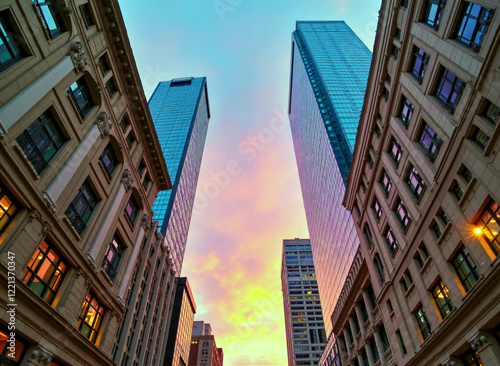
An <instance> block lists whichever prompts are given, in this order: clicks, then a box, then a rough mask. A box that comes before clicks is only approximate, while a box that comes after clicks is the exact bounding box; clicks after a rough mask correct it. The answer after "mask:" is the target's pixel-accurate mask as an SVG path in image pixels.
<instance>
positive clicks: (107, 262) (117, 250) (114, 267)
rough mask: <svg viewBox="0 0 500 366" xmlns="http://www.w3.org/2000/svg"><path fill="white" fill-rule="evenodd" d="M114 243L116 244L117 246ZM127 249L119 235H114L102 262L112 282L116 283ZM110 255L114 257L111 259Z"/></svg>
mask: <svg viewBox="0 0 500 366" xmlns="http://www.w3.org/2000/svg"><path fill="white" fill-rule="evenodd" d="M114 243H116V246H115V245H114ZM125 249H126V247H125V245H124V244H123V242H122V241H121V240H120V238H119V237H118V235H117V234H114V235H113V239H111V242H110V243H109V245H108V249H107V250H106V254H105V255H104V258H103V261H102V269H103V271H104V272H105V273H106V275H107V276H108V278H109V279H110V280H111V282H114V281H115V278H116V275H117V273H118V269H119V267H120V263H121V259H122V257H123V253H124V252H125ZM110 255H112V257H111V258H110V257H109V256H110Z"/></svg>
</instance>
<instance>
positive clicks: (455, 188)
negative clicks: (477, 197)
mask: <svg viewBox="0 0 500 366" xmlns="http://www.w3.org/2000/svg"><path fill="white" fill-rule="evenodd" d="M451 191H452V192H453V194H454V195H455V197H457V199H458V200H459V201H460V200H461V199H462V197H463V196H464V193H465V192H464V189H463V188H462V187H460V184H458V182H455V184H454V185H453V188H452V189H451Z"/></svg>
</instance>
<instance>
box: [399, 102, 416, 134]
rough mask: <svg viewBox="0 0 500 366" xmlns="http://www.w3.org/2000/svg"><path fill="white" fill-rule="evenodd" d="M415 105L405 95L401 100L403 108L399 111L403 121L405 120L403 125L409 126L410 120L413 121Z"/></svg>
mask: <svg viewBox="0 0 500 366" xmlns="http://www.w3.org/2000/svg"><path fill="white" fill-rule="evenodd" d="M414 109H415V107H414V106H413V104H411V103H410V101H409V100H408V98H406V97H405V96H404V95H403V99H402V100H401V109H400V111H399V117H400V118H401V121H402V122H403V125H404V126H405V127H406V128H408V126H409V124H410V121H411V116H412V115H413V110H414Z"/></svg>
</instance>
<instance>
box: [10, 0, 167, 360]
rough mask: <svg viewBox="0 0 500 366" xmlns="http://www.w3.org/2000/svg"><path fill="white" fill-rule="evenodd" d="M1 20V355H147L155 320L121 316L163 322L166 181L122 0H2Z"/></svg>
mask: <svg viewBox="0 0 500 366" xmlns="http://www.w3.org/2000/svg"><path fill="white" fill-rule="evenodd" d="M0 23H1V28H0V38H1V40H2V42H1V46H0V263H1V264H0V281H1V286H0V297H1V299H2V300H1V301H0V347H2V349H1V350H0V363H2V364H4V363H5V364H8V365H21V364H22V365H28V364H29V365H47V364H49V365H74V366H76V365H82V366H83V365H112V364H114V362H113V356H114V357H115V359H120V364H123V365H132V364H139V363H144V362H146V363H144V364H151V365H153V364H155V363H154V362H152V361H151V362H150V361H145V358H144V357H146V356H145V354H146V350H147V349H150V350H153V349H154V350H156V347H160V346H159V345H158V342H163V340H161V339H160V340H157V336H156V334H157V333H155V332H162V331H163V330H162V328H161V327H158V328H155V329H154V330H152V327H151V326H149V325H148V326H141V327H140V329H139V330H136V333H134V332H130V329H129V328H130V327H131V325H130V324H129V323H132V320H134V321H135V320H137V317H138V316H141V317H142V318H140V321H142V322H143V323H142V324H144V321H145V320H144V319H147V320H148V321H149V320H151V319H153V321H154V319H159V318H161V317H163V318H164V319H168V315H169V314H168V312H167V314H165V310H166V309H167V310H168V305H165V304H168V302H169V301H170V297H171V294H172V291H173V288H174V286H173V283H174V279H173V276H174V273H173V271H171V261H169V260H168V259H167V258H168V250H167V248H165V247H164V246H163V244H162V242H163V239H162V238H161V236H157V234H155V233H156V230H157V229H156V226H155V225H156V224H155V223H154V222H152V219H151V215H152V209H151V208H152V205H153V202H154V199H155V197H156V195H157V193H158V191H160V190H165V189H170V188H171V182H170V179H169V176H168V173H167V168H166V165H165V162H164V159H163V156H162V154H161V149H160V145H159V142H158V139H157V136H156V133H155V130H154V127H153V122H152V120H151V116H150V113H149V109H148V106H147V101H146V99H145V96H144V93H143V90H142V86H141V82H140V79H139V75H138V72H137V68H136V66H135V61H134V59H133V55H132V51H131V48H130V44H129V41H128V37H127V33H126V30H125V26H124V23H123V19H122V16H121V13H120V10H119V7H118V2H117V1H115V0H112V1H107V0H104V1H85V0H76V1H73V0H70V1H58V2H56V1H43V0H33V1H13V0H11V1H3V2H2V3H1V4H0ZM141 258H142V259H143V260H140V259H141ZM138 259H139V260H138ZM160 262H161V265H159V264H158V263H160ZM136 263H137V264H136ZM152 266H156V267H155V269H154V270H149V268H151V267H152ZM142 281H146V282H147V284H145V285H143V283H142ZM156 281H161V282H160V283H164V284H165V288H164V290H165V291H163V293H162V291H158V292H155V291H151V283H156ZM8 286H9V287H8ZM143 286H149V287H148V292H147V293H145V292H141V291H138V290H137V289H138V288H139V289H143V288H144V287H143ZM14 287H15V294H14V292H12V291H9V292H8V290H12V289H13V288H14ZM153 292H154V293H153ZM14 295H15V296H14ZM141 296H144V297H146V296H147V304H148V305H145V306H146V307H149V306H150V304H152V305H151V311H149V312H148V310H149V308H147V309H146V310H145V309H144V308H139V307H138V306H136V303H140V301H139V300H140V297H141ZM126 303H128V304H129V305H130V303H132V305H131V306H129V308H132V307H134V308H135V307H137V308H139V309H138V310H137V312H136V311H135V310H134V309H129V311H127V313H125V304H126ZM11 304H15V305H11ZM140 304H141V303H140ZM158 304H160V305H158ZM153 305H154V306H153ZM161 306H163V309H159V307H161ZM12 309H14V310H15V315H14V312H12ZM160 310H161V311H160ZM9 311H10V312H9ZM134 317H135V318H134ZM124 318H125V321H123V319H124ZM122 322H124V323H126V326H124V327H121V330H122V332H124V334H126V336H124V337H125V338H124V339H125V340H124V341H122V338H120V334H119V327H120V324H121V323H122ZM164 322H165V324H166V322H167V320H165V321H164ZM13 325H15V341H12V342H11V340H9V338H11V332H13V328H12V326H13ZM133 326H134V327H135V324H133ZM164 328H165V329H166V325H165V327H164ZM134 334H135V335H134ZM139 334H140V335H141V338H138V335H139ZM129 335H131V337H130V341H129V340H128V338H127V337H128V336H129ZM142 335H144V337H142ZM117 337H118V341H117ZM134 337H135V338H134ZM163 337H165V335H163ZM152 339H154V340H156V344H151V343H150V342H151V340H152ZM126 342H129V343H126ZM141 342H142V343H141ZM163 343H165V342H163ZM123 344H126V347H127V349H128V351H129V352H134V353H133V354H132V355H128V354H125V355H124V357H122V352H124V350H123ZM132 344H133V345H139V346H138V347H139V348H140V345H142V350H140V351H136V349H132V348H131V345H132ZM9 346H13V347H14V348H15V351H14V352H12V351H11V349H9ZM148 347H149V348H148ZM153 347H155V348H153ZM161 347H163V345H161ZM156 354H164V349H161V350H159V351H158V352H156V353H155V352H153V351H151V352H149V353H148V355H149V357H151V358H154V357H155V355H156ZM122 360H125V361H123V362H122ZM134 361H137V362H135V363H133V362H134ZM156 362H159V361H156Z"/></svg>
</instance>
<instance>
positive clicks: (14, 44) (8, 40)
mask: <svg viewBox="0 0 500 366" xmlns="http://www.w3.org/2000/svg"><path fill="white" fill-rule="evenodd" d="M14 29H15V28H14V27H13V21H12V16H11V14H10V12H9V11H8V10H4V11H0V71H3V70H5V69H6V68H8V67H9V66H12V65H13V64H15V63H16V62H17V61H19V60H20V59H21V58H23V56H24V50H23V46H22V40H21V38H20V36H19V35H18V33H17V32H16V31H15V30H14Z"/></svg>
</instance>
